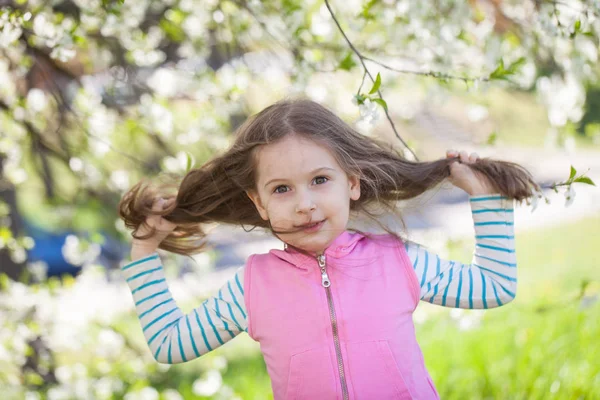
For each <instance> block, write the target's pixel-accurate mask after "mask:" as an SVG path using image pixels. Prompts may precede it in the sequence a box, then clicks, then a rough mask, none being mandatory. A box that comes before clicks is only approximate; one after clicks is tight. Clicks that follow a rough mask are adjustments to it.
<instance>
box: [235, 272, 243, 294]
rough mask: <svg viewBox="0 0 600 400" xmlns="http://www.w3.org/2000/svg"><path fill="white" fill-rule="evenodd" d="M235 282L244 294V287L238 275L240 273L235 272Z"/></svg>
mask: <svg viewBox="0 0 600 400" xmlns="http://www.w3.org/2000/svg"><path fill="white" fill-rule="evenodd" d="M235 283H237V286H238V288H239V289H240V293H241V294H242V296H243V295H244V288H243V287H242V284H241V283H240V278H239V277H238V274H235Z"/></svg>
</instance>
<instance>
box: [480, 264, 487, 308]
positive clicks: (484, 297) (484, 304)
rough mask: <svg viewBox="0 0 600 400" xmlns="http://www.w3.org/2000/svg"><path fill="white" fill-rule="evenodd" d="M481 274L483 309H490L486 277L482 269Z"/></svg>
mask: <svg viewBox="0 0 600 400" xmlns="http://www.w3.org/2000/svg"><path fill="white" fill-rule="evenodd" d="M479 273H480V274H481V299H482V300H483V308H488V305H487V300H486V296H487V293H486V292H485V276H484V275H483V271H482V270H481V269H480V270H479Z"/></svg>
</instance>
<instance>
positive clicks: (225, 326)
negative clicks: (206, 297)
mask: <svg viewBox="0 0 600 400" xmlns="http://www.w3.org/2000/svg"><path fill="white" fill-rule="evenodd" d="M215 309H216V311H217V317H219V319H220V320H221V322H223V328H224V329H225V330H226V331H227V332H229V336H231V338H232V339H233V338H234V337H235V335H234V334H233V332H231V331H230V330H229V325H227V321H225V320H224V319H223V317H222V316H221V313H220V311H219V300H217V299H216V298H215Z"/></svg>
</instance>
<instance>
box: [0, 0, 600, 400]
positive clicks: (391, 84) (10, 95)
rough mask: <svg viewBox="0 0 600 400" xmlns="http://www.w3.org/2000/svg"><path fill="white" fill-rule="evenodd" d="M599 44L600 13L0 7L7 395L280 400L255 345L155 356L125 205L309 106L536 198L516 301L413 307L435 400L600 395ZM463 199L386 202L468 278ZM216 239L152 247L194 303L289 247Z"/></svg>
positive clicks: (509, 6)
mask: <svg viewBox="0 0 600 400" xmlns="http://www.w3.org/2000/svg"><path fill="white" fill-rule="evenodd" d="M599 37H600V2H598V0H586V1H578V0H561V1H558V0H556V1H550V0H526V1H516V0H513V1H506V0H470V1H457V0H435V1H434V0H422V1H419V2H412V1H408V0H398V1H394V0H345V1H340V0H335V1H333V0H332V1H330V2H323V1H315V0H306V1H300V0H279V1H263V2H261V1H257V0H250V1H247V0H228V1H218V0H165V1H153V2H150V1H147V0H136V1H129V0H125V1H123V0H121V1H110V0H66V1H62V0H52V1H41V0H32V1H29V0H19V1H10V0H9V1H2V2H0V183H1V186H0V323H1V324H2V325H1V328H0V393H2V398H3V399H13V398H14V399H27V400H33V399H122V398H124V399H127V400H133V399H151V400H159V399H163V400H176V399H269V398H272V394H271V389H270V382H269V378H268V375H267V374H266V370H265V365H264V361H263V359H262V356H261V354H260V352H259V349H258V345H257V344H256V343H255V342H253V341H252V340H251V339H250V338H249V337H248V336H247V335H246V334H242V335H240V336H239V337H237V338H236V339H235V340H233V341H231V342H229V343H227V344H226V345H225V346H223V347H221V348H219V349H217V350H215V351H213V352H212V353H210V354H208V355H206V356H204V357H202V358H200V359H197V360H194V361H191V362H187V363H185V364H178V365H171V366H169V365H160V364H158V363H156V362H155V361H154V359H153V358H152V355H151V354H150V351H149V350H148V348H147V346H146V343H145V341H144V338H143V335H142V330H141V327H140V324H139V322H138V319H137V317H136V315H135V314H134V309H133V301H132V297H131V293H130V292H129V291H128V288H127V286H126V284H125V282H124V280H123V279H122V276H121V273H120V270H119V267H120V266H122V265H123V264H124V263H125V262H126V261H127V258H128V256H129V249H130V246H129V244H130V241H131V233H130V232H129V231H128V230H127V229H125V227H124V225H123V223H122V221H121V220H120V219H119V218H118V216H117V210H116V206H117V204H118V201H119V200H120V198H121V197H122V195H123V194H124V193H125V192H126V191H127V189H128V188H130V187H131V186H132V185H134V184H135V183H137V182H138V181H139V180H140V179H142V178H155V177H158V176H159V174H160V173H162V172H169V173H174V174H179V175H180V176H181V177H183V176H184V175H185V173H186V171H188V170H189V169H190V168H193V167H199V166H200V165H202V164H203V163H204V162H205V161H207V160H208V159H210V158H211V157H212V156H214V155H215V154H218V153H219V152H221V151H223V150H224V149H225V148H227V146H228V145H229V144H230V143H231V141H232V133H233V131H234V130H235V128H236V127H237V126H239V124H240V123H241V122H242V121H244V120H245V118H247V117H248V116H250V115H252V114H254V113H256V112H258V111H260V110H261V109H262V108H264V107H266V106H268V105H270V104H271V103H273V102H275V101H277V100H280V99H282V98H285V97H295V96H305V97H308V98H311V99H313V100H315V101H318V102H320V103H321V104H324V105H326V106H327V107H329V108H331V109H332V110H333V111H335V112H336V113H338V114H339V115H340V116H341V117H342V118H343V119H344V120H346V121H348V122H349V123H350V124H352V125H353V126H355V127H356V129H358V130H359V131H360V132H361V133H363V134H365V135H369V136H373V137H377V138H380V139H383V140H387V141H389V143H390V145H391V146H393V147H394V148H395V149H397V150H398V151H400V152H402V153H403V154H404V155H405V156H406V157H407V158H411V159H414V158H415V156H416V157H417V158H418V159H419V160H433V159H437V158H443V157H445V151H446V150H447V149H460V150H466V151H469V152H471V151H476V152H477V153H478V154H479V155H480V156H481V157H493V158H497V159H503V160H509V161H514V162H517V163H519V164H521V165H523V166H525V167H526V168H528V169H529V170H530V171H531V172H532V173H533V175H534V177H535V178H536V181H537V182H539V183H540V184H541V185H542V187H543V188H544V190H543V191H542V193H540V194H539V196H536V197H534V198H532V199H530V200H529V201H528V202H527V203H525V202H524V203H522V204H520V205H518V206H517V207H516V210H515V221H516V222H515V229H516V248H517V260H518V268H519V282H520V283H519V290H518V296H517V298H516V300H515V301H513V302H512V303H510V304H509V305H507V306H505V307H502V308H499V309H494V310H488V311H485V312H482V311H468V310H457V309H450V308H442V307H436V306H431V305H430V304H421V305H420V306H419V307H418V309H417V311H416V314H415V321H416V327H417V331H418V332H417V337H418V339H419V342H420V344H421V346H422V349H423V352H424V356H425V362H426V364H427V366H428V368H429V371H430V373H431V375H432V378H433V380H434V382H435V384H436V386H437V388H438V390H439V392H440V395H441V397H442V398H443V399H600V362H598V359H599V358H600V340H598V338H599V337H600V302H599V301H598V300H599V299H600V272H599V266H600V265H599V264H600V263H599V257H598V247H599V245H600V192H599V190H598V188H597V186H595V185H594V184H593V183H594V182H598V181H600V173H599V170H600V80H599V76H600V67H599V66H598V48H599ZM467 200H468V197H467V195H466V193H464V192H462V191H460V190H457V189H452V186H451V185H450V184H443V185H441V186H440V187H439V188H436V189H435V190H432V191H430V192H428V193H425V194H424V195H423V196H420V197H419V198H417V199H414V200H411V201H410V202H405V203H402V204H399V207H400V208H401V209H402V212H403V215H404V218H405V221H406V231H405V232H403V234H404V235H405V236H408V237H409V238H411V239H413V240H417V241H420V242H421V243H424V244H426V245H428V246H429V248H430V249H432V250H434V251H436V252H438V254H439V255H440V256H442V257H446V258H451V259H455V260H460V261H462V262H466V263H469V262H470V260H471V256H472V253H473V249H474V237H473V235H474V232H473V223H472V219H471V215H470V211H469V205H468V201H467ZM210 240H211V243H212V244H213V247H212V249H211V250H210V251H207V252H206V253H202V254H199V255H197V256H195V257H194V258H193V260H190V259H186V258H184V257H179V256H174V255H173V254H167V253H161V257H162V259H163V265H164V266H165V269H166V273H167V277H168V281H169V285H170V287H171V291H172V293H173V295H174V297H175V299H176V300H177V302H178V305H179V306H180V307H181V308H182V309H183V310H184V311H185V312H189V311H191V310H192V309H193V308H194V307H195V306H196V305H198V304H200V302H201V301H202V300H203V299H204V298H205V297H206V296H209V295H211V294H213V293H214V292H215V291H216V288H218V287H219V286H220V285H221V283H223V282H224V281H225V280H226V279H228V278H229V277H231V276H232V275H233V273H234V271H235V270H236V268H239V267H240V266H242V265H243V264H244V262H245V259H246V257H247V256H248V255H249V254H251V253H256V252H263V251H267V250H268V249H270V248H273V247H278V248H281V247H282V244H281V243H280V242H278V241H277V240H275V239H273V238H272V237H271V236H269V235H266V234H265V233H261V232H252V233H246V232H244V231H243V230H241V229H239V228H236V227H230V226H219V227H215V228H214V229H213V231H212V233H211V237H210Z"/></svg>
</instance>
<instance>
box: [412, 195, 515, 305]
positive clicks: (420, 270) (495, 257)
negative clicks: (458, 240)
mask: <svg viewBox="0 0 600 400" xmlns="http://www.w3.org/2000/svg"><path fill="white" fill-rule="evenodd" d="M469 204H470V206H471V212H472V215H473V221H474V227H475V251H474V253H473V258H472V261H471V264H468V265H467V264H462V263H461V262H459V261H452V260H444V259H441V258H440V257H439V256H438V255H436V254H434V253H431V252H428V251H427V250H425V249H423V248H422V247H421V246H419V245H418V244H415V243H411V242H408V243H405V248H406V251H407V253H408V257H409V259H410V260H411V262H412V264H413V269H414V270H415V273H416V275H417V279H418V281H419V283H420V287H421V300H424V301H428V302H430V303H432V304H437V305H440V306H444V307H453V308H470V309H473V308H477V309H487V308H495V307H500V306H502V305H504V304H506V303H508V302H510V301H512V300H513V299H514V298H515V296H516V290H517V263H516V254H515V243H514V205H513V204H514V201H513V200H509V199H507V198H506V197H502V196H500V195H483V196H470V198H469Z"/></svg>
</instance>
